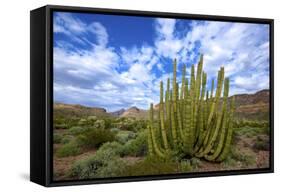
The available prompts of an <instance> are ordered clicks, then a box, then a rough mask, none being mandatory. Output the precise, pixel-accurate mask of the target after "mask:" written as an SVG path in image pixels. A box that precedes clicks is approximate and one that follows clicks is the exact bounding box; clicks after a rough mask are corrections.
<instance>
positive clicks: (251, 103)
mask: <svg viewBox="0 0 281 192" xmlns="http://www.w3.org/2000/svg"><path fill="white" fill-rule="evenodd" d="M234 97H235V106H236V110H235V116H236V117H237V118H242V119H243V118H245V119H252V120H268V119H269V106H270V105H269V101H270V95H269V90H268V89H264V90H261V91H258V92H256V93H254V94H238V95H234Z"/></svg>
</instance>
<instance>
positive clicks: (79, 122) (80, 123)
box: [77, 119, 87, 126]
mask: <svg viewBox="0 0 281 192" xmlns="http://www.w3.org/2000/svg"><path fill="white" fill-rule="evenodd" d="M77 124H78V125H80V126H85V125H87V119H80V120H79V121H78V123H77Z"/></svg>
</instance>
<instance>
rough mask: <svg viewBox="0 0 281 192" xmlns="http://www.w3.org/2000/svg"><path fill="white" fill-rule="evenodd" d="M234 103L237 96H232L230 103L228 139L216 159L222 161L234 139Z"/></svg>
mask: <svg viewBox="0 0 281 192" xmlns="http://www.w3.org/2000/svg"><path fill="white" fill-rule="evenodd" d="M234 103H235V98H234V96H233V97H232V100H231V104H230V113H229V119H228V129H227V135H226V139H225V140H226V141H225V143H224V147H223V150H222V152H221V153H220V155H219V156H218V157H217V159H216V161H218V162H220V161H223V160H224V159H225V158H226V157H227V155H228V153H229V150H230V146H231V141H232V134H233V114H234Z"/></svg>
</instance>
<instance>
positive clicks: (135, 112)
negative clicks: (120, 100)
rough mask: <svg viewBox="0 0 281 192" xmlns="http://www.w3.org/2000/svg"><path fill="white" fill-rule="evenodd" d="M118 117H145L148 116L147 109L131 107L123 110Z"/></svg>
mask: <svg viewBox="0 0 281 192" xmlns="http://www.w3.org/2000/svg"><path fill="white" fill-rule="evenodd" d="M120 117H135V118H137V119H146V118H147V117H148V111H147V110H143V109H139V108H137V107H131V108H129V109H127V110H126V111H124V112H123V113H122V114H121V115H120Z"/></svg>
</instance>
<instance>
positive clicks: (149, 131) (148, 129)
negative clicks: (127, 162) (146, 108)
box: [147, 125, 153, 156]
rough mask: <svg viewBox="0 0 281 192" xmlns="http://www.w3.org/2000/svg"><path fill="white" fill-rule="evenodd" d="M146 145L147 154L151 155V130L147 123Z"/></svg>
mask: <svg viewBox="0 0 281 192" xmlns="http://www.w3.org/2000/svg"><path fill="white" fill-rule="evenodd" d="M147 145H148V155H149V156H152V155H153V144H152V138H151V130H150V125H147Z"/></svg>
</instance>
